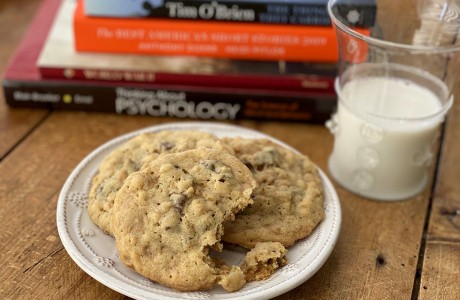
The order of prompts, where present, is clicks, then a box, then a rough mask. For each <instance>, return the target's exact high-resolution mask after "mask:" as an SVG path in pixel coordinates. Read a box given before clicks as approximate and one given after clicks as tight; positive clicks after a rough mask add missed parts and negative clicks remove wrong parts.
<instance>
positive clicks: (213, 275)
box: [111, 148, 256, 291]
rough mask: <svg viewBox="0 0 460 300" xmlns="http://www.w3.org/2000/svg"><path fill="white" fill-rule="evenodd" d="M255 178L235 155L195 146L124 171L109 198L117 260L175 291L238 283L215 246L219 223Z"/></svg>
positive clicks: (246, 199)
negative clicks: (213, 254) (125, 175)
mask: <svg viewBox="0 0 460 300" xmlns="http://www.w3.org/2000/svg"><path fill="white" fill-rule="evenodd" d="M255 186H256V182H255V180H254V178H253V175H252V173H251V172H250V171H249V169H248V168H247V167H246V166H245V165H244V164H243V163H242V162H241V161H240V160H238V159H237V158H236V157H235V156H233V155H229V154H225V153H221V152H218V151H214V150H211V149H205V148H203V149H195V150H189V151H185V152H180V153H176V154H167V155H162V156H160V157H158V158H157V159H156V160H153V161H151V162H150V163H147V164H145V165H144V167H143V168H142V169H141V170H139V171H138V172H133V173H131V174H130V175H129V176H128V178H127V179H126V180H125V182H124V184H123V186H122V188H121V189H120V190H119V191H118V193H117V194H116V197H115V202H114V206H113V213H112V224H111V228H112V229H113V234H114V237H115V242H116V247H117V250H118V253H119V256H120V259H121V261H122V262H123V263H124V264H126V265H127V266H129V267H131V268H133V269H134V270H136V271H137V272H138V273H140V274H142V275H143V276H145V277H147V278H149V279H151V280H153V281H155V282H158V283H160V284H162V285H165V286H168V287H170V288H173V289H176V290H179V291H197V290H208V289H211V288H212V287H213V286H214V285H215V284H216V283H218V284H220V285H222V286H223V287H224V289H226V290H228V291H234V290H237V289H239V288H241V287H242V285H243V284H244V282H245V280H244V274H243V272H242V271H241V269H240V268H239V267H237V266H227V265H225V263H223V262H222V261H219V260H217V259H214V258H211V256H210V255H209V254H210V252H209V251H210V249H215V250H218V251H221V249H222V244H221V243H220V239H221V236H222V234H223V222H225V221H227V220H231V219H233V218H234V214H235V213H236V212H238V211H240V210H241V209H243V208H244V207H246V206H247V205H248V204H249V203H250V202H251V193H252V191H253V189H254V188H255Z"/></svg>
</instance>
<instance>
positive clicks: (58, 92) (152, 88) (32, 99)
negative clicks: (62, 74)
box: [2, 0, 336, 123]
mask: <svg viewBox="0 0 460 300" xmlns="http://www.w3.org/2000/svg"><path fill="white" fill-rule="evenodd" d="M60 2H61V1H60V0H44V2H43V5H42V6H41V8H40V9H39V11H38V12H37V15H36V17H35V18H34V20H33V21H32V23H31V25H30V27H29V30H28V31H27V33H26V34H25V36H24V39H23V40H22V42H21V43H20V45H19V47H18V49H17V51H16V52H15V54H14V56H13V58H12V60H11V61H10V63H9V65H8V67H7V69H6V73H5V74H4V78H3V81H2V84H3V92H4V94H5V100H6V101H7V103H8V105H10V106H12V107H27V108H50V109H63V110H80V111H99V112H107V113H115V114H128V115H150V116H169V117H177V118H192V119H216V120H235V119H254V120H281V121H301V122H312V123H316V122H324V121H325V120H326V119H327V118H329V116H330V114H331V112H332V111H333V110H334V109H335V105H336V98H335V97H330V96H325V95H324V94H313V93H302V92H290V93H289V92H285V91H279V92H273V91H270V90H268V91H267V90H261V89H259V90H257V89H250V90H249V89H234V88H231V89H229V88H208V87H206V88H203V87H192V86H174V85H155V84H147V83H126V82H125V83H113V82H112V83H110V82H101V81H94V82H88V81H81V80H80V81H79V80H47V79H42V78H41V77H40V73H39V71H38V68H37V65H36V61H37V59H38V55H39V53H40V49H41V48H42V46H43V44H44V40H45V37H46V35H47V30H43V26H41V24H42V23H43V22H45V21H47V22H51V21H50V20H52V19H53V17H54V13H55V11H56V9H57V8H58V5H59V3H60ZM49 25H50V24H49ZM49 25H48V27H49Z"/></svg>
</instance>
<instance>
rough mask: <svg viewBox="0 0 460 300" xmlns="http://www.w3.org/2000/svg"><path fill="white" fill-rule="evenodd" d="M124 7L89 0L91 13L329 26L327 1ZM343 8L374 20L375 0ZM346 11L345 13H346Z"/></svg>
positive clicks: (363, 22)
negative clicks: (114, 6)
mask: <svg viewBox="0 0 460 300" xmlns="http://www.w3.org/2000/svg"><path fill="white" fill-rule="evenodd" d="M122 5H125V7H124V9H121V8H119V7H118V8H113V4H112V3H111V2H110V1H105V2H104V1H102V2H101V1H100V0H86V1H85V13H86V15H89V16H103V17H137V18H167V19H175V20H203V21H225V22H243V23H260V24H290V25H315V26H329V25H331V20H330V17H329V14H328V12H327V1H326V0H324V1H304V2H299V1H255V2H254V1H219V0H214V1H199V0H192V1H173V0H165V1H162V3H161V4H157V5H155V3H151V2H149V1H142V2H136V1H124V2H123V3H122ZM339 6H340V9H341V11H342V12H345V13H346V11H354V13H355V14H356V13H357V14H359V16H360V17H359V18H357V20H356V23H355V24H354V25H355V26H360V27H371V26H373V25H374V23H375V15H376V5H375V2H373V1H369V3H364V4H356V5H339ZM345 15H346V14H345Z"/></svg>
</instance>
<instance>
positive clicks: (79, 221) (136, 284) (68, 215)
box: [57, 122, 341, 299]
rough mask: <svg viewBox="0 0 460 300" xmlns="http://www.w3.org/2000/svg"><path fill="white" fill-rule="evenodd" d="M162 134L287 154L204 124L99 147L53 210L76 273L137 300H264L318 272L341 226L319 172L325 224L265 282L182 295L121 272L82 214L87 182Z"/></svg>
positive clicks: (235, 260) (173, 126)
mask: <svg viewBox="0 0 460 300" xmlns="http://www.w3.org/2000/svg"><path fill="white" fill-rule="evenodd" d="M161 130H201V131H206V132H210V133H213V134H215V135H216V136H218V137H235V136H240V137H244V138H268V139H271V140H272V141H274V142H276V143H278V144H281V145H282V146H284V147H287V148H289V149H292V148H291V147H289V146H288V145H286V144H284V143H283V142H281V141H279V140H277V139H274V138H273V137H270V136H267V135H265V134H263V133H260V132H257V131H254V130H250V129H246V128H242V127H238V126H232V125H224V124H216V123H206V122H187V123H168V124H163V125H159V126H153V127H149V128H145V129H142V130H139V131H135V132H132V133H129V134H126V135H123V136H120V137H118V138H115V139H113V140H111V141H109V142H107V143H105V144H103V145H102V146H100V147H99V148H97V149H95V150H94V151H93V152H91V153H90V154H89V155H88V156H87V157H86V158H85V159H83V161H81V162H80V163H79V165H78V166H77V167H76V168H75V169H74V170H73V172H72V173H71V174H70V176H69V178H68V179H67V181H66V182H65V184H64V187H63V188H62V191H61V193H60V195H59V200H58V205H57V227H58V231H59V236H60V238H61V240H62V243H63V245H64V247H65V249H66V250H67V252H68V253H69V255H70V257H71V258H72V259H73V260H74V261H75V262H76V263H77V265H78V266H79V267H80V268H82V269H83V270H84V271H85V272H86V273H88V274H89V275H90V276H92V277H93V278H94V279H96V280H98V281H99V282H101V283H102V284H104V285H106V286H107V287H109V288H111V289H113V290H115V291H117V292H120V293H122V294H124V295H126V296H129V297H132V298H136V299H177V298H180V299H235V298H238V299H261V298H263V299H267V298H272V297H275V296H278V295H281V294H283V293H286V292H287V291H289V290H291V289H293V288H295V287H297V286H298V285H300V284H302V283H303V282H305V281H306V280H307V279H309V278H310V277H311V276H313V274H315V273H316V271H318V269H319V268H320V267H321V266H322V265H323V264H324V262H325V261H326V260H327V258H328V257H329V255H330V254H331V251H332V249H333V248H334V246H335V243H336V241H337V238H338V236H339V232H340V224H341V210H340V202H339V199H338V197H337V193H336V192H335V190H334V187H333V186H332V184H331V182H330V181H329V179H328V178H327V177H326V176H325V174H324V173H323V172H322V171H321V170H320V175H321V178H322V181H323V184H324V190H325V211H326V218H325V219H324V220H323V221H322V222H321V223H320V225H319V226H318V227H317V228H316V229H315V231H314V232H313V234H312V235H311V236H309V237H308V238H305V239H303V240H300V241H298V242H297V243H296V244H295V245H293V246H291V247H289V249H288V250H289V251H288V254H287V258H288V265H286V266H284V267H283V268H281V269H279V270H278V271H277V272H276V273H275V274H273V275H272V276H271V277H270V278H269V279H267V280H265V281H259V282H251V283H248V284H246V285H245V286H244V287H243V288H242V289H241V290H239V291H237V292H234V293H229V292H226V291H225V290H224V289H222V288H221V287H219V286H216V287H215V288H214V289H212V290H210V291H205V292H190V293H183V292H176V291H174V290H172V289H169V288H166V287H163V286H161V285H160V284H157V283H154V282H152V281H150V280H148V279H146V278H144V277H142V276H141V275H139V274H137V273H136V272H134V271H132V270H131V269H129V268H127V267H125V266H124V265H123V263H121V261H120V259H119V257H118V254H117V251H116V248H115V241H114V239H113V238H112V237H110V236H108V235H106V234H104V233H103V232H102V231H101V230H100V229H99V228H98V227H97V226H95V225H94V224H93V223H92V222H91V220H90V218H89V216H88V213H87V210H86V208H87V204H88V192H89V185H90V181H91V178H92V177H93V175H94V174H95V173H96V171H97V169H98V166H99V164H100V162H101V160H102V159H103V158H104V157H105V156H106V155H107V154H108V153H109V152H110V151H112V150H113V149H114V148H116V147H117V146H119V145H120V144H122V143H123V142H125V141H127V140H128V139H130V138H132V137H134V136H135V135H137V134H139V133H141V132H156V131H161ZM292 150H294V149H292ZM294 151H295V150H294ZM222 255H223V258H224V260H225V261H226V262H227V263H230V264H239V263H240V262H241V261H242V260H243V256H244V253H243V252H242V251H238V249H227V250H224V252H223V253H222Z"/></svg>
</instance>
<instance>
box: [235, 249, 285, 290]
mask: <svg viewBox="0 0 460 300" xmlns="http://www.w3.org/2000/svg"><path fill="white" fill-rule="evenodd" d="M286 253H287V250H286V248H284V246H283V245H282V244H281V243H279V242H261V243H257V244H256V246H255V247H254V248H252V249H251V251H249V252H248V253H247V254H246V256H245V257H244V262H243V264H242V265H241V270H243V273H244V276H245V279H246V281H248V282H249V281H259V280H265V279H267V278H269V277H270V276H271V275H272V274H273V273H275V271H276V270H277V269H279V268H281V267H284V266H285V265H286V264H287V258H286Z"/></svg>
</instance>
